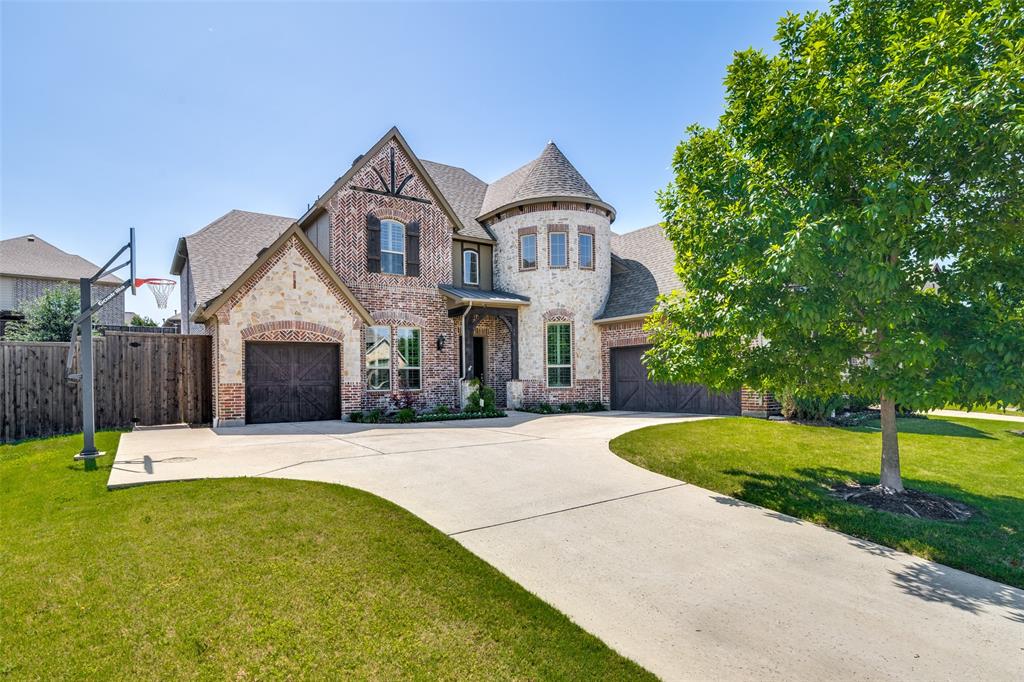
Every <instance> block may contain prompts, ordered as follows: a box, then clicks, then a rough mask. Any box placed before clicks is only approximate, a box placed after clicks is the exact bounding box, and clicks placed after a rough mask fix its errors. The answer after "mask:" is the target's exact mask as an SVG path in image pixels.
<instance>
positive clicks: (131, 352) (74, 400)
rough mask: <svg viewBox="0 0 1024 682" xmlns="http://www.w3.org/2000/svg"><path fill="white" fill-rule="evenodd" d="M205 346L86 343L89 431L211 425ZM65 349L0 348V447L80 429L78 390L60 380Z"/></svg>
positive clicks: (143, 340)
mask: <svg viewBox="0 0 1024 682" xmlns="http://www.w3.org/2000/svg"><path fill="white" fill-rule="evenodd" d="M210 343H211V341H210V337H209V336H198V335H196V336H192V335H170V334H167V335H165V334H123V333H108V334H107V335H106V336H98V337H96V338H95V339H93V352H94V354H95V360H94V362H93V367H94V368H95V373H96V390H95V391H94V396H95V404H96V428H97V429H109V428H118V427H127V426H131V425H132V424H135V423H138V424H143V425H147V426H149V425H155V424H177V423H181V422H185V423H188V424H206V423H209V422H210V421H212V419H213V406H212V404H211V399H212V398H211V396H212V391H211V375H210V373H211V367H210V358H211V345H210ZM67 350H68V346H67V344H66V343H19V342H7V341H4V342H0V442H4V443H6V442H10V441H14V440H21V439H22V438H34V437H37V436H52V435H57V434H62V433H76V432H79V431H81V430H82V403H81V389H80V387H79V385H78V384H77V383H73V382H70V381H68V380H66V379H65V378H64V369H65V362H66V355H67ZM76 371H77V355H76Z"/></svg>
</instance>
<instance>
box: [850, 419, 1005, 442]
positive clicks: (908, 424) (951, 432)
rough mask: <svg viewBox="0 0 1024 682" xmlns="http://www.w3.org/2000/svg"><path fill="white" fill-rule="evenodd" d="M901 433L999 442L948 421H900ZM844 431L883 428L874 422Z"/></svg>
mask: <svg viewBox="0 0 1024 682" xmlns="http://www.w3.org/2000/svg"><path fill="white" fill-rule="evenodd" d="M898 428H899V432H900V433H901V434H902V433H912V434H916V435H920V436H951V437H953V438H981V439H983V440H997V439H995V438H993V437H992V436H990V435H988V434H987V433H985V432H984V431H982V430H980V429H976V428H974V427H973V426H968V425H966V424H961V423H959V422H954V421H948V420H946V419H928V418H924V417H922V418H914V419H900V420H899V421H898ZM843 430H844V431H853V432H855V433H878V432H879V431H881V428H880V427H879V425H878V420H877V419H876V420H872V421H870V422H868V423H866V424H861V425H860V426H848V427H843Z"/></svg>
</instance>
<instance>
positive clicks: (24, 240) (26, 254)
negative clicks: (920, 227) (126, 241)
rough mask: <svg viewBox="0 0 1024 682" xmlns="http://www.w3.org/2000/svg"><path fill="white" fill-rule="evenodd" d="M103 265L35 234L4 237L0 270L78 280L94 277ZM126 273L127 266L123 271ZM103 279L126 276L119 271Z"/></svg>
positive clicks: (115, 280) (113, 281) (109, 281)
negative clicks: (118, 273) (119, 275)
mask: <svg viewBox="0 0 1024 682" xmlns="http://www.w3.org/2000/svg"><path fill="white" fill-rule="evenodd" d="M111 255H113V252H111ZM99 269H100V266H98V265H96V264H95V263H92V262H91V261H87V260H86V259H84V258H82V257H81V256H76V255H75V254H73V253H68V252H67V251H61V250H60V249H58V248H57V247H56V246H54V245H53V244H51V243H50V242H48V241H46V240H44V239H40V238H39V237H37V236H36V235H34V234H26V235H22V236H21V237H14V238H12V239H4V240H3V241H0V274H3V275H12V276H15V277H17V276H21V277H40V278H46V279H66V280H74V281H77V280H79V279H81V278H82V277H92V276H93V275H95V274H96V271H97V270H99ZM125 273H127V270H124V271H122V274H125ZM99 281H100V282H103V283H105V284H120V283H121V282H122V279H121V278H119V277H118V276H117V275H107V276H106V277H102V278H100V280H99Z"/></svg>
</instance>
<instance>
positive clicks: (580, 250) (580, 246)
mask: <svg viewBox="0 0 1024 682" xmlns="http://www.w3.org/2000/svg"><path fill="white" fill-rule="evenodd" d="M584 237H586V238H588V239H589V240H590V248H589V249H587V252H588V253H589V254H590V265H584V264H583V238H584ZM595 250H596V249H595V246H594V235H592V234H591V233H589V232H580V233H579V234H578V235H577V236H576V251H577V254H576V256H577V258H576V264H577V266H578V267H579V269H580V270H593V269H594V251H595Z"/></svg>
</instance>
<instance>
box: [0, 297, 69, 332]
mask: <svg viewBox="0 0 1024 682" xmlns="http://www.w3.org/2000/svg"><path fill="white" fill-rule="evenodd" d="M80 301H81V298H80V296H79V292H78V289H77V288H75V287H73V286H71V285H70V284H62V285H59V286H57V287H54V288H52V289H49V290H47V291H46V292H44V293H43V295H42V296H40V297H39V298H37V299H35V300H33V301H30V302H29V303H27V304H25V305H23V306H22V307H21V313H22V315H24V319H22V320H19V321H17V322H11V323H9V324H8V325H7V329H6V330H5V332H4V336H5V337H6V338H7V339H8V340H10V341H68V340H69V339H70V338H71V325H72V324H73V323H74V321H75V318H76V317H78V314H79V308H80Z"/></svg>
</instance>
